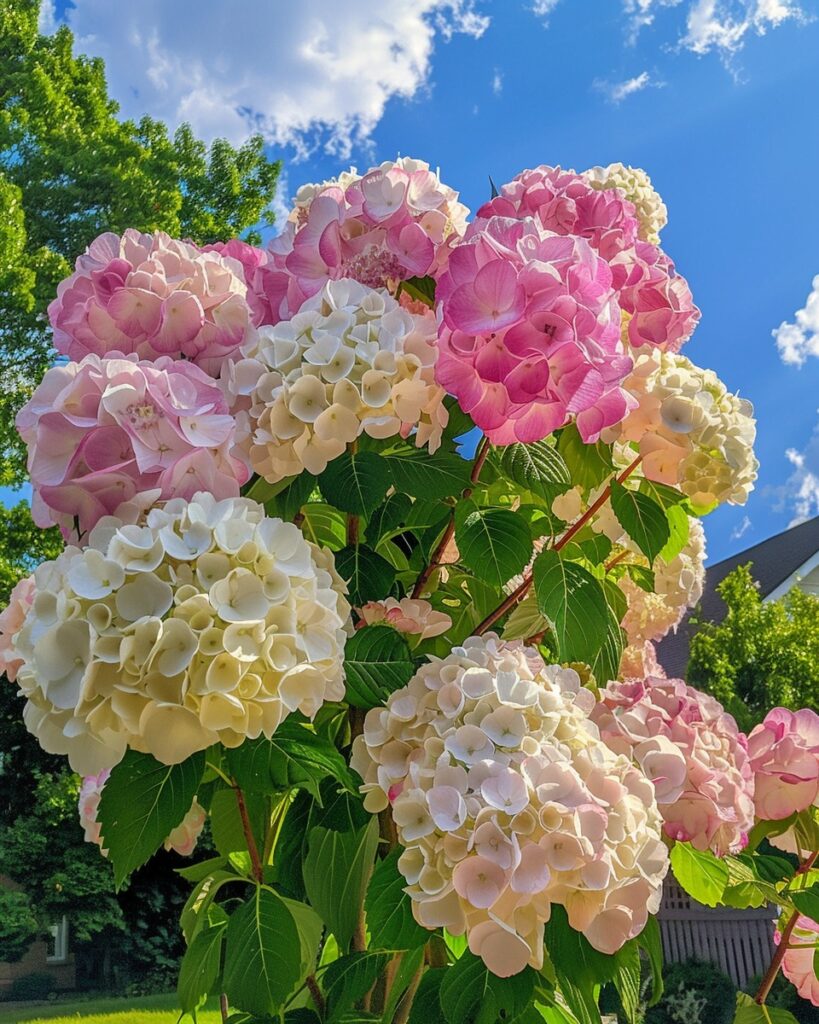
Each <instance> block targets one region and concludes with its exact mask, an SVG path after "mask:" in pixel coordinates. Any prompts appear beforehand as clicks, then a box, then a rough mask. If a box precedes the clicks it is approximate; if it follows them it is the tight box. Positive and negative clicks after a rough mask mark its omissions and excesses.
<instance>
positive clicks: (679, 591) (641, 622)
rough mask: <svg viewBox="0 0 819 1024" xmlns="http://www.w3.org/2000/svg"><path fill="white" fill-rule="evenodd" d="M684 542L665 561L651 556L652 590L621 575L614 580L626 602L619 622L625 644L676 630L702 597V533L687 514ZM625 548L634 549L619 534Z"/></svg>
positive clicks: (659, 637) (635, 558) (634, 557)
mask: <svg viewBox="0 0 819 1024" xmlns="http://www.w3.org/2000/svg"><path fill="white" fill-rule="evenodd" d="M688 529H689V533H688V541H687V542H686V544H685V546H684V547H683V549H682V550H681V551H680V552H679V553H678V554H677V555H676V556H675V557H674V558H672V559H669V561H668V562H666V561H665V559H663V558H661V557H659V556H658V557H657V558H655V559H654V562H653V564H652V566H651V568H652V570H653V572H654V588H653V590H650V591H648V590H644V589H643V588H642V587H640V586H638V585H637V584H636V583H635V582H634V580H633V579H632V578H631V577H630V576H629V575H628V574H625V575H623V576H621V578H620V579H619V580H618V581H617V586H618V587H619V588H620V590H621V591H622V592H623V594H624V595H625V597H626V601H627V602H628V608H627V610H626V614H625V615H624V616H623V619H622V621H621V623H620V625H621V626H622V627H623V629H624V630H625V631H626V636H627V637H628V642H629V644H636V645H642V644H643V643H644V642H645V641H647V640H651V641H657V640H662V638H663V637H664V636H665V635H666V634H667V633H668V632H670V631H671V630H672V629H676V627H677V626H678V625H679V623H680V621H681V620H682V618H683V616H684V615H685V613H686V611H687V610H688V609H689V608H693V607H695V605H696V604H697V602H698V601H699V599H700V598H701V597H702V588H703V585H704V583H705V532H704V531H703V528H702V523H701V522H700V520H699V519H695V518H694V517H693V516H689V517H688ZM621 543H624V544H625V545H626V546H627V547H628V548H629V549H632V550H633V551H636V545H634V544H633V542H632V541H631V540H630V539H629V538H627V537H622V538H621ZM629 561H631V562H634V561H637V562H642V563H643V564H645V565H648V561H647V559H645V558H643V557H642V556H639V554H635V555H632V557H631V558H630V559H629Z"/></svg>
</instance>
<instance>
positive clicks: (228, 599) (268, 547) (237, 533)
mask: <svg viewBox="0 0 819 1024" xmlns="http://www.w3.org/2000/svg"><path fill="white" fill-rule="evenodd" d="M34 586H35V593H34V599H33V601H32V604H31V607H30V609H29V610H28V612H27V614H26V616H25V620H24V623H23V625H22V627H21V628H20V629H19V631H18V632H17V633H16V634H15V636H14V637H13V642H14V646H15V649H16V651H17V653H18V655H19V657H20V658H21V659H22V662H23V664H22V665H21V667H20V669H19V672H18V676H17V683H18V686H19V688H20V693H21V696H23V697H25V698H26V699H27V703H26V706H25V709H24V712H23V717H24V720H25V722H26V725H27V727H28V729H29V731H31V732H32V733H33V734H34V735H35V736H36V737H37V739H38V740H39V742H40V744H41V746H42V747H43V748H44V749H45V750H48V751H49V752H51V753H55V754H67V755H68V759H69V762H70V764H71V766H72V768H73V769H74V770H75V771H77V772H79V773H80V774H82V775H95V774H98V773H99V772H100V771H102V770H103V769H105V768H110V767H112V766H113V765H115V764H116V763H117V762H118V761H119V760H120V759H121V758H122V756H123V754H124V753H125V750H126V748H127V747H133V748H134V749H136V750H141V751H145V752H147V753H150V754H152V755H153V756H154V757H156V758H157V759H158V760H159V761H162V762H163V763H165V764H174V763H177V762H179V761H183V760H184V759H185V758H186V757H188V756H189V755H190V754H192V753H194V752H195V751H197V750H203V749H205V748H206V747H208V746H210V745H211V744H212V743H216V742H221V743H224V744H225V745H227V746H236V745H238V744H240V743H241V742H242V741H243V740H245V739H247V738H253V737H257V736H259V735H261V734H264V735H266V736H270V735H272V734H273V732H274V731H275V730H276V728H277V726H278V725H279V723H280V722H281V721H282V719H283V718H284V717H285V716H286V715H288V714H289V713H290V712H291V711H296V710H298V711H301V712H302V713H304V714H305V715H308V716H310V717H312V716H313V715H314V714H315V713H316V711H317V710H318V709H319V707H320V706H321V704H322V703H323V702H324V701H325V700H340V699H341V698H342V697H343V696H344V683H343V673H342V657H343V651H344V642H345V639H346V631H345V629H346V624H347V620H348V616H349V611H350V609H349V605H348V604H347V601H346V600H345V598H344V596H343V594H344V591H345V586H344V583H343V582H342V580H341V579H340V577H339V576H338V574H337V573H336V571H335V568H334V563H333V556H332V554H331V553H330V552H329V551H326V550H321V549H319V548H317V547H315V546H314V545H311V544H309V543H308V542H307V541H306V540H305V539H304V537H303V536H302V534H301V532H300V531H299V530H298V528H297V527H295V526H293V525H292V524H291V523H284V522H282V521H281V520H280V519H271V518H266V517H265V513H264V508H263V507H262V506H261V505H259V504H257V503H256V502H255V501H251V500H249V499H243V498H228V499H225V500H223V501H216V500H215V499H214V498H213V497H212V496H211V495H209V494H206V493H200V494H197V495H195V496H194V498H193V500H191V501H190V502H187V501H184V500H182V499H174V500H173V501H169V502H168V503H167V504H166V505H165V506H164V507H161V508H156V509H154V510H153V511H151V512H150V513H149V514H148V516H147V520H146V521H145V523H144V525H134V524H130V525H129V524H124V523H123V522H122V521H121V520H119V519H116V518H114V517H110V516H109V517H105V518H103V519H102V520H101V521H100V523H99V524H98V525H97V527H96V528H95V529H94V530H93V531H92V532H91V534H90V537H89V543H88V547H86V548H85V549H83V550H79V549H78V548H75V547H68V548H66V549H65V551H64V552H63V553H62V554H61V555H60V556H59V557H58V558H57V559H56V560H54V561H51V562H45V563H43V564H42V565H41V566H40V567H39V568H38V569H37V570H36V572H35V573H34Z"/></svg>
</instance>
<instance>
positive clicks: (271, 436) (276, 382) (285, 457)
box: [226, 279, 449, 483]
mask: <svg viewBox="0 0 819 1024" xmlns="http://www.w3.org/2000/svg"><path fill="white" fill-rule="evenodd" d="M436 341H437V326H436V321H435V317H434V315H433V313H432V311H431V310H429V311H427V314H426V315H422V314H419V313H417V312H410V311H409V310H408V309H405V308H404V307H403V306H402V305H401V303H400V302H398V301H397V300H396V299H394V298H392V296H390V295H389V293H388V292H387V291H386V290H385V289H378V290H376V289H373V288H367V287H366V286H365V285H361V284H358V283H357V282H356V281H351V280H347V279H344V280H341V281H329V282H327V284H326V285H325V286H324V288H323V289H322V290H321V291H320V292H319V293H318V294H317V295H315V296H314V297H313V298H311V299H308V300H307V302H305V303H304V305H303V306H302V307H301V309H300V310H299V312H298V313H297V314H296V315H295V316H294V317H293V319H292V320H288V321H283V322H282V323H280V324H277V325H276V326H275V327H262V328H260V329H259V331H258V332H257V334H256V335H255V337H254V339H253V340H252V342H251V343H250V344H249V345H248V346H246V348H245V350H244V351H245V356H246V358H245V359H244V360H243V361H241V362H240V363H239V364H237V365H235V366H234V367H231V368H230V370H229V374H230V379H229V380H227V381H226V386H227V388H228V390H229V391H230V392H231V397H232V399H233V407H234V409H239V410H241V407H242V402H243V401H244V402H245V404H246V406H247V405H249V407H250V409H249V421H248V422H247V424H246V429H245V430H244V439H243V441H242V442H241V443H240V450H243V451H244V452H245V453H246V454H247V456H248V457H249V460H250V463H251V464H252V466H253V469H254V470H255V471H256V472H257V473H258V474H259V475H260V476H262V477H264V478H265V479H266V480H268V481H270V482H271V483H275V482H276V481H278V480H282V479H283V478H284V477H287V476H293V475H294V474H296V473H300V472H301V471H302V470H303V469H307V470H308V471H309V472H311V473H320V472H322V470H323V469H324V468H325V467H326V466H327V463H328V462H330V461H331V460H332V459H335V458H336V457H337V456H339V455H341V454H342V452H343V451H344V450H345V449H346V447H347V445H348V444H349V443H350V442H351V441H354V440H355V439H356V438H357V437H358V436H359V435H360V434H362V433H365V434H368V435H369V436H370V437H379V438H387V437H394V436H396V435H400V436H402V437H408V436H409V435H410V434H412V435H413V437H414V440H415V444H416V445H417V446H418V447H419V448H420V447H422V446H424V445H427V446H428V447H429V450H430V451H431V452H434V451H435V450H436V449H437V448H438V446H439V445H440V443H441V434H442V432H443V429H444V427H445V426H446V424H447V421H448V418H449V415H448V413H447V410H446V408H445V407H444V404H443V401H444V397H445V391H444V389H443V388H442V387H440V386H439V385H438V384H436V383H435V374H434V369H435V360H436V358H437V347H436ZM239 417H240V420H245V419H246V418H247V414H245V413H242V412H240V413H239Z"/></svg>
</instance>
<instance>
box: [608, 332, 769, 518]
mask: <svg viewBox="0 0 819 1024" xmlns="http://www.w3.org/2000/svg"><path fill="white" fill-rule="evenodd" d="M624 386H625V388H626V390H627V391H628V392H629V394H631V395H632V396H633V397H634V398H636V399H637V406H636V407H635V408H634V409H632V411H631V412H630V413H629V414H628V416H626V418H625V419H624V420H623V421H622V423H619V424H618V425H617V426H616V427H610V428H608V429H607V430H605V431H604V432H603V440H604V441H605V442H606V443H607V444H611V443H616V442H629V443H632V444H634V445H636V446H638V448H639V452H640V455H641V457H642V461H641V464H640V468H641V471H642V473H643V475H644V476H645V477H647V478H648V479H649V480H654V481H657V482H658V483H664V484H669V485H671V486H672V487H678V488H679V489H680V490H681V491H682V492H683V493H684V494H686V495H688V497H689V498H690V499H691V501H692V502H693V503H694V504H695V505H698V506H702V507H706V508H707V507H710V506H712V505H715V504H723V503H724V502H728V503H729V504H731V505H744V504H745V502H746V501H747V500H748V495H749V494H750V492H751V491H752V490H753V486H754V481H755V480H756V474H757V469H758V468H759V463H758V462H757V460H756V458H755V457H754V451H753V444H754V439H755V437H756V423H755V421H754V418H753V411H754V410H753V406H752V405H751V403H750V402H748V401H746V400H745V399H743V398H739V397H738V396H737V395H732V394H731V393H730V392H729V391H728V390H727V388H726V387H725V385H724V384H723V383H722V381H721V380H720V379H719V377H717V375H716V374H715V373H714V372H713V371H712V370H702V369H700V368H699V367H698V366H695V365H694V364H693V363H692V362H691V360H690V359H686V358H685V356H681V355H678V354H676V353H674V352H661V351H660V350H659V349H656V348H655V349H650V350H649V349H648V348H646V347H643V348H640V349H636V350H635V351H634V369H633V371H632V373H631V375H630V376H629V377H627V378H626V381H625V385H624Z"/></svg>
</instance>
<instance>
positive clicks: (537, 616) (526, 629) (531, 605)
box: [501, 593, 549, 640]
mask: <svg viewBox="0 0 819 1024" xmlns="http://www.w3.org/2000/svg"><path fill="white" fill-rule="evenodd" d="M548 628H549V623H548V621H547V620H546V618H545V616H544V615H543V614H542V613H541V611H540V609H539V608H538V606H537V598H536V597H535V595H534V594H532V593H529V594H527V595H526V597H524V599H523V600H522V601H519V602H518V603H517V604H516V605H515V607H514V608H513V609H512V611H511V612H510V614H509V618H508V619H507V620H506V623H505V624H504V627H503V630H502V632H501V636H502V637H503V639H504V640H525V639H526V638H527V637H530V636H535V634H537V633H542V632H543V631H544V630H547V629H548Z"/></svg>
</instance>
